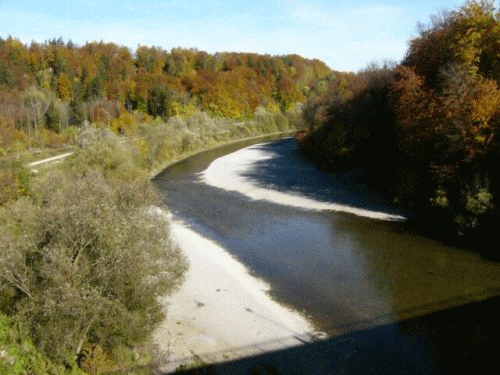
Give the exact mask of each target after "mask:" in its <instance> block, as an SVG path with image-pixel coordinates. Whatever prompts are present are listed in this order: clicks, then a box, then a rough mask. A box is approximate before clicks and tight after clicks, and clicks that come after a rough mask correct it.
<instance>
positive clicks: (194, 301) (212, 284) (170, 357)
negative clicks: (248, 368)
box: [153, 211, 318, 372]
mask: <svg viewBox="0 0 500 375" xmlns="http://www.w3.org/2000/svg"><path fill="white" fill-rule="evenodd" d="M161 214H162V216H163V217H164V218H166V219H167V220H168V222H169V226H170V232H171V238H172V240H173V242H174V243H176V244H177V245H178V246H179V247H180V249H181V250H182V253H183V254H184V255H185V256H186V257H187V259H188V262H189V269H188V271H187V272H186V275H185V279H184V281H183V283H182V285H181V286H180V287H179V289H178V290H177V291H175V292H174V293H172V295H170V296H167V297H162V298H161V300H160V302H161V304H162V305H163V307H164V308H165V309H166V310H167V313H166V319H165V320H164V321H163V322H162V324H161V325H160V326H159V327H158V328H157V329H156V330H155V331H154V333H153V343H154V345H155V347H156V351H157V358H158V359H157V367H158V368H159V369H160V371H162V372H173V371H175V370H176V369H178V368H179V367H186V366H188V367H189V366H192V365H196V364H198V365H200V364H207V363H217V362H223V361H228V360H233V359H237V358H242V357H246V356H250V355H252V354H258V353H259V354H260V353H263V352H269V351H273V350H278V349H282V348H288V347H293V346H298V345H301V344H303V343H304V341H315V340H317V339H318V335H317V334H316V333H315V332H314V328H313V325H312V323H311V322H310V321H309V320H307V319H306V318H305V317H304V316H302V315H301V314H300V313H299V312H296V311H293V310H292V309H290V308H288V307H285V306H283V305H282V304H280V303H279V302H276V301H275V300H273V299H272V298H271V297H270V296H269V294H268V291H269V290H270V286H269V285H268V284H267V283H265V282H264V281H262V280H261V279H258V278H256V277H254V276H252V275H250V273H249V271H248V269H247V268H246V267H245V266H244V265H243V264H242V263H240V262H239V261H238V260H237V259H236V258H235V257H233V256H232V255H230V254H229V253H228V252H227V251H226V250H224V249H223V248H222V247H220V246H219V245H218V244H217V243H215V242H214V241H212V240H209V239H207V238H205V237H203V236H201V235H200V234H198V233H197V232H195V231H194V230H192V229H190V228H189V227H187V226H186V225H184V224H183V223H182V222H180V221H177V220H175V219H173V218H172V215H171V214H169V213H166V212H165V211H162V213H161Z"/></svg>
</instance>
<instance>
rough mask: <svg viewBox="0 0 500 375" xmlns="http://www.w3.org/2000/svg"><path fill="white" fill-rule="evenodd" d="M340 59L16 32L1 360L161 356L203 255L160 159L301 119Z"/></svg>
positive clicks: (5, 117)
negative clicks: (195, 251)
mask: <svg viewBox="0 0 500 375" xmlns="http://www.w3.org/2000/svg"><path fill="white" fill-rule="evenodd" d="M329 74H330V69H329V68H328V67H327V66H326V65H325V64H323V63H322V62H320V61H318V60H306V59H303V58H301V57H299V56H296V55H291V56H276V57H271V56H262V55H257V54H243V53H242V54H239V53H219V54H215V55H209V54H207V53H205V52H201V51H197V50H191V49H180V48H177V49H173V50H172V51H170V52H167V51H164V50H162V49H161V48H156V47H152V48H148V47H139V48H138V49H137V50H136V51H135V53H131V51H129V50H128V49H127V48H124V47H120V46H117V45H115V44H112V43H104V42H99V43H96V42H93V43H87V44H86V45H85V46H81V47H80V46H77V45H74V44H73V43H71V41H69V42H67V43H64V42H63V41H62V40H61V39H58V40H56V39H54V40H51V41H48V42H46V43H44V44H37V43H34V42H33V43H31V45H29V46H28V45H23V44H22V43H21V42H19V41H18V40H17V39H15V38H12V37H9V38H7V39H5V40H4V39H2V38H0V157H2V158H1V159H0V235H1V238H2V241H1V243H0V308H1V311H0V373H9V374H25V373H30V374H47V373H52V374H63V373H64V374H66V373H74V374H79V373H95V374H97V373H99V374H101V373H116V372H127V373H128V372H133V373H139V372H146V373H147V372H148V371H150V370H151V369H150V365H151V360H152V357H151V354H152V353H153V348H151V347H149V346H148V339H149V337H150V334H151V332H152V330H153V329H154V327H155V326H156V324H157V323H158V322H160V321H161V320H162V319H163V318H164V314H163V311H162V310H161V307H160V305H159V304H158V302H157V297H158V296H161V295H166V294H168V293H170V292H171V291H172V290H173V289H174V288H175V286H176V285H178V284H179V282H180V281H181V279H182V274H183V272H184V270H185V269H186V267H187V265H186V262H185V260H184V259H183V257H182V256H181V254H180V252H179V251H178V249H176V248H175V246H173V245H172V244H171V243H170V240H169V236H168V228H167V226H168V225H167V223H166V222H164V221H162V220H161V219H160V218H158V217H156V216H155V215H154V210H152V208H153V207H155V206H161V200H160V198H159V195H158V193H157V192H156V191H155V189H154V188H153V186H152V184H151V183H150V181H149V177H150V175H151V174H152V173H154V172H155V171H157V170H159V169H161V168H162V167H163V166H165V164H166V163H169V162H172V161H173V160H176V159H177V158H180V157H182V156H184V155H186V154H189V153H192V152H195V151H197V150H200V149H203V148H207V147H211V146H214V145H217V144H220V143H223V142H226V141H230V140H235V139H242V138H247V137H252V136H258V135H264V134H269V133H273V132H280V131H286V130H289V129H294V128H295V127H296V125H297V122H298V121H299V116H300V106H301V104H300V103H301V102H304V101H305V99H306V98H307V97H311V96H314V95H317V94H318V93H319V92H321V90H322V86H321V85H318V84H317V83H318V82H319V81H321V80H324V79H326V77H327V76H328V75H329ZM68 148H69V149H71V150H72V151H73V155H72V156H71V157H70V158H68V159H67V160H66V161H64V162H63V163H61V164H59V165H56V166H51V167H49V168H46V167H40V168H38V169H39V171H38V172H37V173H36V174H34V175H32V173H31V171H29V170H28V169H27V167H26V165H27V163H28V162H29V161H32V160H34V159H41V158H43V157H44V156H48V155H50V154H52V153H54V152H56V153H57V152H61V150H63V149H64V150H65V151H67V149H68Z"/></svg>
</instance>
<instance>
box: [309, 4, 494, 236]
mask: <svg viewBox="0 0 500 375" xmlns="http://www.w3.org/2000/svg"><path fill="white" fill-rule="evenodd" d="M499 41H500V14H499V13H498V11H497V10H496V9H495V3H494V2H493V1H469V2H467V3H466V4H465V5H464V6H463V7H462V8H461V9H459V10H457V11H452V12H447V13H443V14H442V15H440V16H436V17H433V18H432V22H431V23H430V24H429V25H427V26H421V27H420V32H419V36H417V37H416V38H414V39H413V40H412V41H411V42H410V46H409V50H408V52H407V54H406V57H405V58H404V60H403V61H402V62H401V63H400V64H399V65H394V66H390V65H385V66H383V67H380V66H372V67H369V68H367V69H365V70H364V71H361V72H359V73H358V74H342V75H340V74H337V76H336V77H335V78H334V79H332V80H331V81H330V82H329V87H328V92H327V93H326V94H325V95H322V96H321V97H319V98H318V99H317V100H314V101H311V102H310V103H309V104H308V106H307V107H306V109H305V111H304V120H305V123H306V130H305V131H304V132H302V133H301V134H300V137H301V139H302V146H303V149H304V150H305V151H307V152H308V153H309V154H310V155H313V156H314V157H315V158H316V159H317V160H318V161H320V162H321V163H322V164H325V165H329V166H333V167H338V166H342V167H346V166H349V167H360V166H361V167H364V168H366V170H367V172H368V183H370V184H371V185H372V186H373V187H376V188H379V189H381V190H383V191H385V192H386V193H388V194H389V195H391V196H392V198H393V199H394V200H395V201H398V202H400V203H403V204H406V205H408V206H410V207H412V208H414V209H415V210H416V211H418V212H419V213H422V214H423V213H427V214H429V213H432V215H431V216H427V217H432V218H433V219H434V220H435V221H437V222H438V223H439V224H440V226H441V227H442V228H448V229H449V230H450V231H453V232H454V233H461V234H464V233H472V232H478V231H479V230H481V229H482V230H483V233H486V232H488V231H489V229H490V228H489V226H492V225H493V224H492V223H494V222H495V220H493V218H494V217H496V215H497V212H498V211H497V208H496V207H498V199H499V193H500V185H499V184H500V173H499V171H500V169H499V167H500V165H499V163H500V155H499V152H500V145H499V138H498V132H499V129H500V90H499V83H500V55H499V51H500V42H499Z"/></svg>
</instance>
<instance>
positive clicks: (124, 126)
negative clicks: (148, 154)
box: [111, 111, 137, 136]
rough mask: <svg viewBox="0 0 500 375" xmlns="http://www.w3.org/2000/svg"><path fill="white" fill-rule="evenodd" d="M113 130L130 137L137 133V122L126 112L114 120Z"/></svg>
mask: <svg viewBox="0 0 500 375" xmlns="http://www.w3.org/2000/svg"><path fill="white" fill-rule="evenodd" d="M111 128H112V129H113V130H114V131H115V132H117V133H120V134H124V135H128V136H130V135H133V134H136V133H137V122H136V121H135V118H134V117H133V116H132V115H131V114H130V113H128V112H127V111H124V112H122V113H121V114H120V117H118V118H117V119H115V120H113V122H112V124H111Z"/></svg>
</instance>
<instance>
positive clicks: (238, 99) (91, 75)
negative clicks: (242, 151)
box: [0, 37, 330, 154]
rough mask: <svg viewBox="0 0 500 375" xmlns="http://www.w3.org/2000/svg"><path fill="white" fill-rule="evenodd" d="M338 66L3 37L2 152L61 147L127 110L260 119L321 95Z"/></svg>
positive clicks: (0, 52) (296, 59)
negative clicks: (261, 112) (86, 127)
mask: <svg viewBox="0 0 500 375" xmlns="http://www.w3.org/2000/svg"><path fill="white" fill-rule="evenodd" d="M329 74H330V69H329V68H328V67H327V66H326V65H325V64H324V63H322V62H320V61H319V60H307V59H304V58H302V57H300V56H297V55H287V56H268V55H258V54H252V53H216V54H208V53H206V52H203V51H198V50H196V49H182V48H174V49H172V50H171V51H166V50H163V49H161V48H159V47H145V46H139V47H138V48H137V49H136V50H135V51H130V50H129V49H128V48H126V47H123V46H119V45H116V44H113V43H104V42H102V41H101V42H92V43H86V44H85V45H83V46H78V45H75V44H73V43H72V42H71V41H68V42H64V41H63V40H62V39H61V38H59V39H53V40H49V41H47V42H45V43H43V44H39V43H35V42H32V43H31V44H29V45H25V44H23V43H21V42H20V41H19V40H17V39H15V38H12V37H8V38H7V39H2V38H0V152H1V153H4V154H5V153H7V152H9V151H12V150H14V151H22V150H24V149H26V148H31V147H41V146H46V145H49V146H50V145H52V146H58V145H60V144H61V143H63V142H65V141H67V140H69V139H72V138H74V134H75V133H76V130H75V127H76V128H78V127H80V126H81V125H82V124H83V123H85V122H86V121H88V122H90V123H97V124H102V125H106V126H110V125H111V124H112V123H113V121H115V120H116V119H118V118H119V117H120V116H121V115H122V114H123V113H125V112H128V113H132V112H134V111H139V112H141V113H144V114H147V115H149V116H151V117H153V118H155V117H161V118H162V119H164V120H167V119H168V118H170V117H172V116H175V115H181V116H189V115H191V114H193V113H195V112H197V111H204V112H207V113H209V114H211V115H213V116H219V117H225V118H235V119H242V118H252V117H253V116H254V113H255V111H256V109H257V108H259V107H261V108H263V109H265V110H266V111H268V112H271V113H276V112H282V113H285V112H287V111H290V110H294V109H295V108H296V105H297V103H301V102H304V101H305V100H306V98H308V97H311V96H314V95H317V94H318V90H319V89H320V88H321V85H318V84H317V82H318V81H320V80H323V79H325V78H326V77H327V76H328V75H329Z"/></svg>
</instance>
